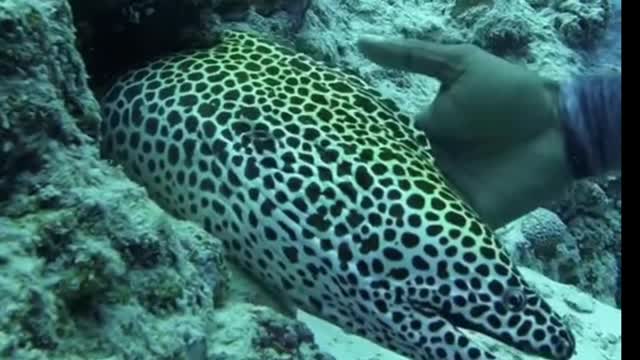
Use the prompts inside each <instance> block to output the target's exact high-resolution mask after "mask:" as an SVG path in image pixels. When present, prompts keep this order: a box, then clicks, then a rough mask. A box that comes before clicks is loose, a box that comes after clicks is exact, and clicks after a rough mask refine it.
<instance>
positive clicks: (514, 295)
mask: <svg viewBox="0 0 640 360" xmlns="http://www.w3.org/2000/svg"><path fill="white" fill-rule="evenodd" d="M525 300H526V299H525V296H524V293H523V292H522V291H521V290H519V289H513V288H512V289H507V291H506V292H505V293H504V298H503V301H504V304H505V306H506V307H507V309H509V310H511V311H521V310H522V309H524V305H525Z"/></svg>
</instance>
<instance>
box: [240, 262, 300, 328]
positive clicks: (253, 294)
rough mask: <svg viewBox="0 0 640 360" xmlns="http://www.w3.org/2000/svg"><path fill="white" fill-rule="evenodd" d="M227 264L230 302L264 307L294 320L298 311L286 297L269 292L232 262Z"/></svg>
mask: <svg viewBox="0 0 640 360" xmlns="http://www.w3.org/2000/svg"><path fill="white" fill-rule="evenodd" d="M228 264H229V269H230V271H231V285H230V289H229V298H230V301H236V302H246V303H250V304H255V305H260V306H266V307H268V308H271V309H273V310H275V311H277V312H278V313H280V314H282V315H284V316H286V317H289V318H292V319H295V318H296V315H297V311H298V309H297V307H296V306H295V304H294V303H293V302H292V301H290V300H289V299H288V298H287V297H285V296H283V295H282V294H275V293H274V292H273V291H270V290H269V289H268V288H267V287H266V286H265V285H263V284H262V283H261V282H260V281H258V280H257V279H255V278H254V277H253V276H251V275H250V274H249V273H248V272H247V271H245V270H244V269H242V268H241V267H240V266H239V265H238V264H237V263H235V262H234V261H232V260H229V261H228Z"/></svg>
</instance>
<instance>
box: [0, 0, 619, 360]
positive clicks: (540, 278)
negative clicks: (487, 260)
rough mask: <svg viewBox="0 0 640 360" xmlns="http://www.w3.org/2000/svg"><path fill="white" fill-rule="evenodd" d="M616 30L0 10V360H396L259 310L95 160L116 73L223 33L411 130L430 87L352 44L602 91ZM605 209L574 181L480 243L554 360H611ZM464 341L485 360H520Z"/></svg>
mask: <svg viewBox="0 0 640 360" xmlns="http://www.w3.org/2000/svg"><path fill="white" fill-rule="evenodd" d="M621 12H622V9H621V3H620V1H619V0H612V1H608V0H511V1H509V0H432V1H417V0H359V1H358V0H242V1H240V0H182V1H179V0H92V1H88V0H69V1H66V0H0V359H189V360H200V359H203V360H204V359H211V360H223V359H226V360H234V359H238V360H245V359H246V360H249V359H251V360H253V359H265V360H267V359H274V360H280V359H282V360H285V359H313V360H325V359H326V360H329V359H337V360H343V359H344V360H350V359H353V360H387V359H389V360H400V359H408V358H406V357H403V356H400V355H398V354H397V353H394V352H392V351H390V350H387V349H384V348H382V347H381V346H379V345H378V344H375V343H374V342H372V341H369V340H365V339H364V338H362V337H359V336H356V335H354V334H347V333H345V332H344V331H343V330H342V329H340V328H338V327H336V326H335V325H332V324H330V323H328V322H326V321H324V320H320V319H318V318H316V317H314V316H312V315H310V314H308V313H304V312H299V313H298V318H297V320H296V319H293V318H292V317H290V316H287V315H286V314H284V313H282V312H281V311H279V309H278V307H279V306H280V305H281V304H279V303H278V302H279V301H278V300H280V299H278V296H276V297H275V299H274V297H273V296H272V295H269V294H264V293H263V290H262V289H261V288H260V287H258V286H256V284H255V283H252V282H251V281H250V280H249V279H246V278H243V277H242V276H240V275H239V274H238V271H237V270H236V269H235V268H234V267H233V265H232V264H230V263H229V262H228V261H227V259H226V258H225V256H224V248H223V246H222V243H221V241H220V240H219V239H216V238H215V237H213V236H211V235H210V234H209V233H207V232H206V231H205V230H204V229H202V228H201V227H199V226H198V225H196V224H194V223H192V222H189V221H186V220H181V219H179V218H178V217H176V216H173V215H171V214H168V213H167V212H166V211H165V210H164V209H163V208H162V207H160V206H159V205H157V204H156V202H155V201H153V200H151V199H150V196H149V193H148V191H146V190H145V189H144V188H143V187H142V186H141V185H139V184H137V183H135V182H134V181H132V180H130V179H129V177H128V176H127V175H126V174H125V172H124V171H123V169H122V168H121V167H120V166H117V165H116V164H113V163H111V162H109V161H106V160H105V159H103V158H101V156H100V153H99V147H100V145H99V136H98V130H99V128H100V123H101V121H102V120H103V117H102V111H101V109H100V99H101V98H102V97H103V96H104V95H105V93H106V90H107V89H108V88H109V87H110V86H111V84H112V82H113V81H114V79H115V78H116V77H117V76H119V75H121V74H123V73H124V72H126V71H128V70H131V69H133V68H135V67H137V66H139V65H141V64H143V63H145V62H147V61H150V60H152V59H157V58H162V57H163V56H166V55H168V54H171V53H174V52H177V51H182V50H187V49H192V48H206V47H208V46H211V45H212V44H215V41H216V39H217V34H218V33H219V32H220V31H221V30H226V29H234V30H251V31H254V32H257V33H260V34H262V35H264V36H266V37H268V38H270V39H273V40H274V41H278V42H280V43H281V44H283V45H285V46H287V47H289V48H291V49H295V50H296V51H298V52H301V53H304V54H307V55H309V56H311V57H312V58H314V59H316V60H319V61H323V62H325V63H327V64H329V65H331V66H334V67H337V68H340V69H342V70H343V71H345V72H347V73H349V74H354V75H357V76H359V77H360V78H362V79H363V80H364V81H365V82H366V83H367V84H369V85H371V86H373V87H374V88H375V89H376V90H377V91H379V92H380V93H382V94H383V95H384V96H386V97H389V98H390V99H392V100H393V101H394V102H395V103H396V104H397V105H398V107H399V108H400V109H401V110H402V111H403V112H405V113H407V114H409V115H414V114H416V113H418V112H419V111H420V109H422V108H423V107H424V106H426V105H427V104H429V103H430V102H431V101H432V100H433V98H434V97H435V95H436V92H437V91H438V86H439V84H438V82H437V81H436V80H434V79H431V78H428V77H425V76H419V75H415V74H410V73H403V72H399V71H394V70H388V69H384V68H382V67H380V66H378V65H376V64H374V63H372V62H371V61H369V60H367V59H365V58H364V56H363V55H362V54H361V53H360V52H359V51H358V49H357V47H356V45H355V44H356V41H357V39H358V38H359V37H360V36H363V35H366V34H373V35H379V36H385V37H403V38H414V39H423V40H436V41H441V42H444V43H467V42H468V43H473V44H476V45H478V46H480V47H482V48H483V49H485V50H487V51H489V52H491V53H493V54H495V55H497V56H500V57H503V58H505V59H508V60H509V61H513V62H516V63H519V64H522V65H523V66H526V67H528V68H530V69H532V70H534V71H536V72H539V73H540V74H542V75H545V76H548V77H550V78H553V79H563V78H567V77H570V76H573V75H576V74H584V73H598V72H607V71H613V72H621V67H622V65H621ZM427 136H428V134H427ZM621 203H622V200H621V184H620V178H619V177H610V176H609V177H603V178H600V179H593V180H585V181H581V182H579V183H576V184H575V185H574V186H573V187H572V188H571V189H570V190H569V191H567V193H566V194H565V195H564V196H563V197H562V198H560V199H558V200H557V201H555V202H553V203H550V204H548V206H545V207H544V208H539V209H536V210H535V211H533V212H531V213H530V214H527V215H525V216H523V217H522V218H520V219H518V220H516V221H514V222H513V223H510V224H508V225H507V226H505V227H503V228H500V229H498V230H497V234H498V236H499V238H500V241H501V242H502V243H503V244H504V245H505V247H506V248H507V249H508V251H509V252H510V254H511V256H512V258H513V260H514V262H516V263H517V265H518V266H519V267H520V268H521V271H522V274H523V275H524V277H525V278H526V279H527V281H529V282H530V283H531V285H532V286H533V287H534V288H536V290H537V291H539V292H540V293H541V294H542V295H543V297H544V298H545V299H546V300H547V301H548V302H549V303H550V304H551V306H552V307H553V308H554V310H555V311H557V312H559V313H560V314H561V315H562V316H563V320H564V321H566V322H567V323H569V324H571V326H572V328H573V329H574V335H575V337H576V354H575V355H574V356H573V357H572V358H571V359H581V360H587V359H588V360H600V359H602V360H611V359H620V358H621V325H620V324H621V309H620V306H621V294H620V266H621V264H620V254H621V206H622V205H621ZM469 334H470V337H471V338H472V339H473V341H474V342H478V343H480V344H481V345H482V346H484V347H485V348H487V349H489V350H490V351H492V352H493V353H494V354H497V355H498V357H499V358H500V359H539V358H537V357H534V356H530V355H527V354H524V353H521V352H519V351H517V350H515V349H513V348H511V347H509V346H508V345H504V344H502V343H500V342H498V341H495V340H492V339H489V338H488V337H485V336H482V335H480V334H477V333H473V332H472V331H469ZM408 360H413V359H408Z"/></svg>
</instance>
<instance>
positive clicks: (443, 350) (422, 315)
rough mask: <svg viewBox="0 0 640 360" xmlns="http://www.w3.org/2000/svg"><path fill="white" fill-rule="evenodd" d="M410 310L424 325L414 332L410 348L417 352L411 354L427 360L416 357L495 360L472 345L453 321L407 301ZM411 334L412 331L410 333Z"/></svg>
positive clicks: (434, 359)
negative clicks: (413, 340) (421, 355)
mask: <svg viewBox="0 0 640 360" xmlns="http://www.w3.org/2000/svg"><path fill="white" fill-rule="evenodd" d="M409 307H410V308H411V309H412V310H413V312H414V314H413V316H414V317H415V318H417V319H418V320H419V321H420V322H421V323H422V324H423V325H422V327H421V328H420V329H419V330H415V336H414V339H417V340H416V341H415V342H414V343H413V344H411V345H412V346H413V347H414V348H415V350H416V352H415V353H414V354H412V356H414V357H415V354H416V353H417V354H426V357H424V356H423V357H420V356H418V357H415V358H416V359H424V360H427V359H429V360H444V359H461V360H494V359H497V356H496V355H494V354H492V353H491V352H489V351H487V350H484V349H483V348H481V347H479V346H476V345H474V343H473V342H472V341H471V340H470V339H469V338H468V337H467V335H466V334H464V333H463V332H462V331H460V330H459V329H458V328H457V327H456V326H455V325H454V323H453V322H452V321H450V320H449V319H448V318H447V317H446V316H442V314H441V312H440V311H439V310H438V309H436V308H434V307H432V306H430V305H426V304H423V303H420V304H419V305H418V304H417V302H414V301H411V300H410V301H409ZM409 331H412V330H409Z"/></svg>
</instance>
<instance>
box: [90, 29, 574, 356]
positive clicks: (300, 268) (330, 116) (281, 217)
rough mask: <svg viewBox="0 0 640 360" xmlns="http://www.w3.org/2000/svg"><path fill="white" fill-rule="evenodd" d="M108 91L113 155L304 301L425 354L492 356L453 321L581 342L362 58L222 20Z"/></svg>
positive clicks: (535, 348) (531, 338)
mask: <svg viewBox="0 0 640 360" xmlns="http://www.w3.org/2000/svg"><path fill="white" fill-rule="evenodd" d="M103 105H104V106H103V109H104V122H103V124H102V128H101V133H102V140H101V150H102V153H103V155H104V156H105V157H107V158H110V159H112V160H114V161H115V162H117V163H120V164H122V166H123V168H124V169H125V171H126V173H127V174H128V175H129V176H131V178H132V179H133V180H135V181H137V182H139V183H141V184H143V185H144V186H145V187H146V188H147V189H148V191H149V194H150V196H151V197H152V198H153V199H154V200H156V201H157V202H158V203H159V204H160V205H161V206H163V207H164V208H165V209H167V210H168V211H170V212H171V213H173V214H175V215H176V216H178V217H181V218H183V219H188V220H191V221H194V222H196V223H198V224H200V225H201V226H202V227H204V228H205V229H206V230H207V231H209V232H210V233H211V234H213V235H214V236H216V237H218V238H220V239H221V240H222V241H223V243H224V246H225V248H226V250H227V252H228V254H229V255H230V256H231V257H232V258H233V259H235V261H236V262H237V263H238V264H239V265H241V266H242V267H243V268H244V269H245V270H246V271H248V272H249V273H250V274H252V276H254V277H256V278H257V279H259V280H260V282H262V283H263V284H265V286H266V287H268V288H270V289H271V290H272V291H274V292H276V293H279V294H286V298H287V299H289V300H288V301H291V302H292V303H294V304H296V305H297V306H298V307H299V308H301V309H303V310H305V311H307V312H310V313H313V314H316V315H317V316H319V317H321V318H324V319H326V320H328V321H330V322H332V323H334V324H336V325H338V326H340V327H342V328H344V329H345V330H346V331H348V332H351V333H355V334H358V335H360V336H363V337H365V338H368V339H370V340H372V341H374V342H376V343H378V344H380V345H382V346H384V347H386V348H388V349H390V350H392V351H395V352H397V353H399V354H403V355H405V356H407V357H409V358H411V359H415V360H427V359H428V360H432V359H495V358H496V357H495V355H492V354H491V353H490V352H488V351H486V350H483V349H481V348H480V347H479V346H477V345H474V344H473V343H472V342H471V341H470V340H469V338H468V337H466V336H465V334H464V333H463V332H462V331H461V330H459V328H462V329H472V330H475V331H478V332H480V333H483V334H486V335H488V336H491V337H493V338H495V339H498V340H500V341H502V342H504V343H506V344H509V345H511V346H513V347H515V348H517V349H520V350H522V351H524V352H527V353H532V354H536V355H539V356H542V357H545V358H548V359H569V358H570V357H571V356H572V354H573V353H574V348H575V341H574V338H573V335H572V334H571V331H570V329H569V328H567V326H566V325H564V324H563V323H562V322H561V319H560V317H559V316H558V314H556V313H555V312H554V311H553V310H552V309H551V308H550V306H549V305H548V304H547V302H545V301H544V300H543V299H542V298H541V297H540V296H539V295H538V294H537V293H536V292H535V291H534V290H533V289H532V288H531V287H530V286H529V285H528V284H527V283H526V281H525V280H524V279H523V278H522V276H521V274H520V273H519V271H518V270H517V269H516V267H515V266H514V264H513V263H512V261H511V260H510V259H509V256H508V254H507V252H506V251H505V250H504V249H503V248H502V246H501V245H500V243H499V242H498V241H497V240H496V237H495V235H494V233H493V232H492V230H491V229H490V228H489V227H488V226H487V225H485V224H484V223H482V222H481V221H480V220H479V219H478V217H477V216H476V214H475V212H474V211H473V210H472V209H471V208H470V207H468V206H467V205H466V204H465V203H464V202H463V201H462V200H461V199H460V198H459V197H458V196H457V195H456V194H455V192H454V191H452V190H451V189H449V188H448V187H447V185H446V184H445V179H444V178H443V175H442V174H441V173H440V172H439V170H438V169H437V168H436V167H435V165H434V159H433V156H432V155H431V153H430V150H429V143H428V140H427V138H426V137H425V135H424V134H423V133H421V132H419V131H418V130H416V129H414V128H413V127H412V124H411V122H410V119H409V117H407V116H406V115H404V114H402V113H401V112H400V110H399V109H398V107H397V106H396V105H395V104H394V103H393V102H392V101H390V100H389V99H386V98H384V97H383V96H381V94H379V93H378V92H377V91H376V90H374V89H373V88H372V87H370V86H368V85H367V84H365V83H364V82H363V81H362V80H360V79H358V78H357V77H355V76H354V75H350V74H346V73H344V72H341V71H339V70H335V69H332V68H330V67H328V66H325V65H323V64H321V63H318V62H316V61H314V60H312V59H311V58H309V57H308V56H306V55H304V54H298V53H295V52H293V51H292V50H290V49H287V48H285V47H283V46H281V45H279V44H276V43H274V42H271V41H269V40H266V39H262V38H261V37H259V36H258V35H254V34H250V33H241V32H234V31H225V32H222V33H221V41H220V43H218V44H217V45H215V46H213V47H212V48H211V49H200V50H190V51H189V52H187V53H181V54H175V55H172V56H170V57H168V58H165V59H160V60H154V61H153V62H151V63H150V64H148V65H146V66H144V67H142V68H139V69H136V70H132V71H130V72H129V73H128V74H126V75H124V76H123V77H122V78H120V79H119V80H118V81H117V82H116V83H115V84H114V85H113V87H112V88H111V89H110V90H109V92H108V93H107V94H106V96H105V99H104V101H103Z"/></svg>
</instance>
